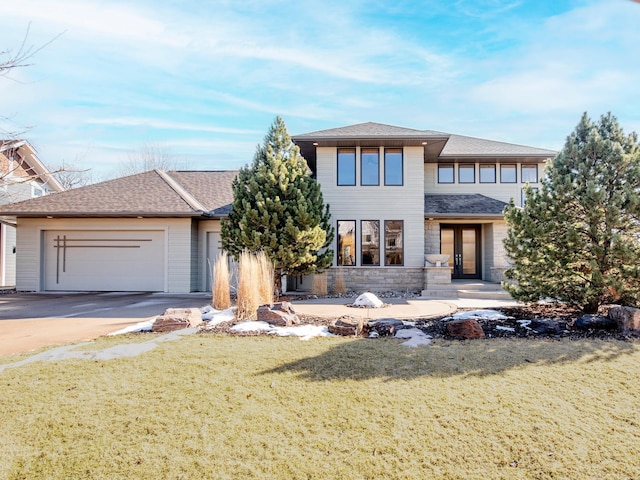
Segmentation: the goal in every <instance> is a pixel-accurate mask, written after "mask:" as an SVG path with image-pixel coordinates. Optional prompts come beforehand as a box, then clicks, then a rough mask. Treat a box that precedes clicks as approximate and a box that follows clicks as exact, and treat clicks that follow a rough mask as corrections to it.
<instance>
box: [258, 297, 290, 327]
mask: <svg viewBox="0 0 640 480" xmlns="http://www.w3.org/2000/svg"><path fill="white" fill-rule="evenodd" d="M257 316H258V317H257V320H258V321H259V322H267V323H269V324H271V325H275V326H277V327H290V326H292V325H297V324H299V323H300V319H299V318H298V315H296V312H295V310H294V309H293V305H291V303H289V302H278V303H274V304H273V305H260V306H259V307H258V313H257Z"/></svg>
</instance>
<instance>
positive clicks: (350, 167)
mask: <svg viewBox="0 0 640 480" xmlns="http://www.w3.org/2000/svg"><path fill="white" fill-rule="evenodd" d="M355 184H356V150H355V148H339V149H338V185H355Z"/></svg>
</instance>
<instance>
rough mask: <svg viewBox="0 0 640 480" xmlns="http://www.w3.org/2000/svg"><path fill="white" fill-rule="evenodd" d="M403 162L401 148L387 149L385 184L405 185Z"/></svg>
mask: <svg viewBox="0 0 640 480" xmlns="http://www.w3.org/2000/svg"><path fill="white" fill-rule="evenodd" d="M402 164H403V161H402V149H401V148H386V149H385V150H384V184H385V185H403V184H404V174H403V165H402Z"/></svg>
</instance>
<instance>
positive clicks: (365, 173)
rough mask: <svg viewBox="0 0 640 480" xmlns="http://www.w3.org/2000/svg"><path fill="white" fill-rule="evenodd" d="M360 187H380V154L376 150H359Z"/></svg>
mask: <svg viewBox="0 0 640 480" xmlns="http://www.w3.org/2000/svg"><path fill="white" fill-rule="evenodd" d="M360 185H380V152H379V151H378V149H377V148H363V149H362V150H360Z"/></svg>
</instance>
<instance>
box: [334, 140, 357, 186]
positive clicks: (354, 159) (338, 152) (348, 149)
mask: <svg viewBox="0 0 640 480" xmlns="http://www.w3.org/2000/svg"><path fill="white" fill-rule="evenodd" d="M341 151H344V152H347V151H349V152H352V153H353V183H341V182H340V152H341ZM336 154H337V156H336V185H337V186H339V187H353V186H355V185H356V183H357V180H356V176H357V173H358V172H357V168H356V163H357V162H356V149H355V148H338V150H337V152H336Z"/></svg>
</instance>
